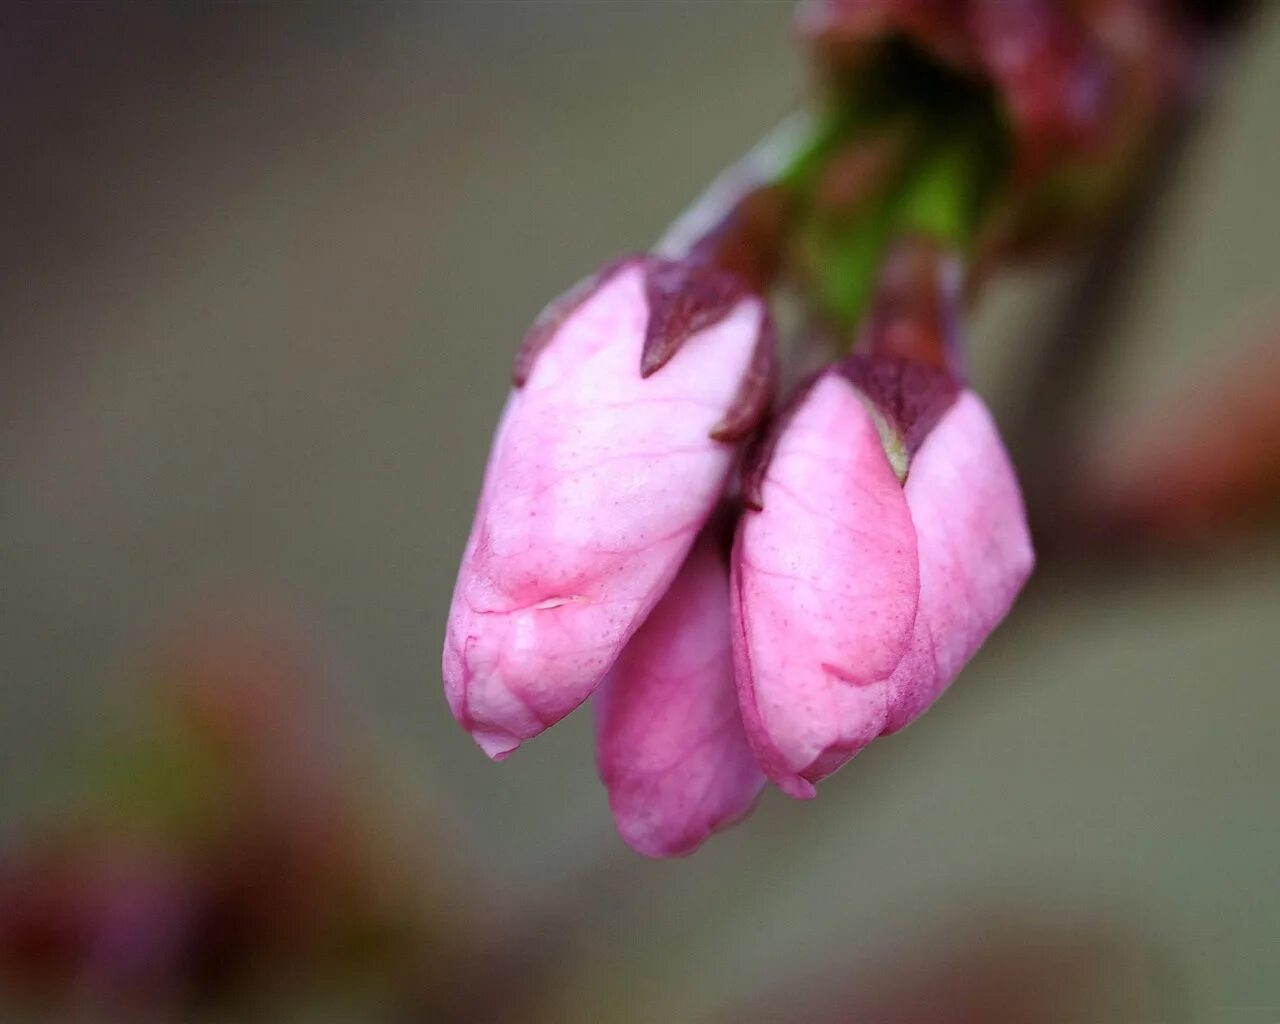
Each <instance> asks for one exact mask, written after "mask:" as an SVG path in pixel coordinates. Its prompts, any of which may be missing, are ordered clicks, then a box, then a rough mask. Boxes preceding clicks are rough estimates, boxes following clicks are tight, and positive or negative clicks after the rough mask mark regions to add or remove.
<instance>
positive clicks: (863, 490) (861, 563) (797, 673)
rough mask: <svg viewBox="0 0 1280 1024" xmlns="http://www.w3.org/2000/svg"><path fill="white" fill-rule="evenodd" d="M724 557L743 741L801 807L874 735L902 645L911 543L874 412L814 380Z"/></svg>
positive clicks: (905, 642) (912, 574)
mask: <svg viewBox="0 0 1280 1024" xmlns="http://www.w3.org/2000/svg"><path fill="white" fill-rule="evenodd" d="M761 497H762V499H763V509H762V510H761V511H759V512H751V511H748V512H747V513H746V514H745V515H744V517H743V520H742V523H741V525H740V527H739V531H738V538H737V543H736V546H735V550H734V559H733V585H732V597H733V614H734V625H733V634H734V656H735V659H736V662H737V676H738V688H739V697H740V701H741V705H742V714H743V719H744V722H745V725H746V729H747V735H748V737H749V739H750V741H751V745H752V749H753V750H754V751H755V754H756V757H757V759H758V760H759V761H760V764H761V766H762V767H763V768H764V770H765V772H766V773H767V774H768V775H769V777H770V778H771V779H772V780H773V781H774V782H775V783H777V785H778V786H779V787H780V788H781V789H782V790H783V791H784V792H786V793H788V794H790V795H791V796H795V797H802V798H807V797H811V796H813V794H814V788H813V783H814V782H815V781H817V780H818V779H820V778H822V777H824V776H825V775H828V774H830V773H831V772H832V771H834V770H835V769H836V768H838V767H839V766H840V765H841V764H843V763H844V761H846V760H848V758H849V757H851V756H852V755H853V753H855V752H856V751H857V750H858V749H860V748H861V747H862V746H864V745H865V744H866V743H867V742H869V741H870V740H871V739H872V738H874V736H875V735H876V734H878V733H879V731H880V725H881V723H882V722H883V721H884V717H885V714H886V711H887V700H888V694H889V690H888V687H887V686H886V685H885V683H886V681H887V680H888V678H889V677H890V676H891V675H892V673H893V671H894V670H895V668H896V667H897V666H898V664H899V662H900V661H901V660H902V658H903V656H904V654H906V653H907V651H908V650H909V647H910V643H911V640H912V631H913V626H914V622H915V616H916V603H917V599H918V593H919V575H918V567H917V561H916V543H915V532H914V530H913V528H912V525H911V517H910V514H909V512H908V509H907V502H906V498H905V496H904V494H903V488H902V485H901V484H900V483H899V481H898V478H897V476H896V475H895V474H894V471H893V469H892V467H891V466H890V464H889V460H888V459H887V457H886V456H885V453H884V449H883V447H882V444H881V441H880V437H879V435H878V433H877V431H876V426H875V423H874V421H873V419H872V417H871V414H870V413H869V412H868V411H867V408H866V406H865V405H864V403H863V400H862V398H861V397H860V396H859V393H858V392H857V390H856V389H855V388H854V387H853V386H852V385H851V384H850V383H849V382H848V381H847V380H845V379H844V378H843V377H841V376H839V375H837V374H835V373H828V374H826V375H824V376H823V377H821V378H820V379H819V380H818V381H817V383H816V384H815V385H814V386H813V388H812V389H811V390H810V392H809V393H808V395H807V396H806V397H805V398H804V400H803V401H802V403H801V405H800V407H799V408H798V409H797V410H796V411H795V413H794V415H793V416H792V418H791V420H790V422H789V423H788V425H787V427H786V429H785V430H784V431H783V433H782V436H781V437H780V438H779V439H778V442H777V447H776V449H775V450H774V453H773V456H772V459H771V461H770V463H769V466H768V468H767V470H766V472H765V476H764V480H763V485H762V489H761Z"/></svg>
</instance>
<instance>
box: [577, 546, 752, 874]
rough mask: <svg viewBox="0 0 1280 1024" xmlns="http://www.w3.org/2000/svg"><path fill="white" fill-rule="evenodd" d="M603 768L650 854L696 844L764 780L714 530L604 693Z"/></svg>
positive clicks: (634, 839)
mask: <svg viewBox="0 0 1280 1024" xmlns="http://www.w3.org/2000/svg"><path fill="white" fill-rule="evenodd" d="M595 704H596V727H597V747H596V749H597V754H596V761H597V765H598V767H599V770H600V778H601V779H602V780H603V781H604V784H605V787H606V788H607V789H608V792H609V806H610V807H611V808H612V809H613V816H614V820H615V821H616V822H617V825H618V832H619V833H620V834H621V835H622V838H623V839H625V840H626V841H627V843H628V844H629V845H630V846H631V847H632V848H633V849H635V850H636V851H637V852H639V853H642V854H644V855H645V856H647V857H680V856H684V855H686V854H689V853H692V852H693V851H694V850H696V849H697V848H698V847H699V846H701V845H702V842H703V841H704V840H705V839H706V838H707V837H708V836H710V835H711V834H712V833H713V832H716V831H718V830H719V829H721V828H724V827H725V826H726V825H730V824H732V823H733V822H735V821H738V820H740V819H741V818H742V817H743V816H744V815H746V814H747V812H748V811H749V810H750V809H751V805H752V804H753V803H754V802H755V798H756V796H757V795H758V794H759V792H760V789H761V787H763V786H764V781H765V780H764V776H763V775H762V774H761V772H760V768H759V767H758V766H757V765H756V762H755V758H754V757H752V754H751V748H750V747H749V746H748V745H747V737H746V734H745V733H744V732H743V730H742V716H741V714H740V713H739V711H738V696H737V691H736V690H735V688H734V682H733V650H732V646H731V644H730V639H729V579H728V566H727V565H726V564H725V560H724V558H723V557H722V556H721V554H720V552H719V551H718V550H717V546H716V543H715V540H714V539H713V538H710V537H707V536H705V535H704V537H703V539H702V540H700V541H699V542H698V543H697V545H695V547H694V549H693V551H692V552H691V553H690V555H689V559H688V561H687V562H685V565H684V568H683V569H682V570H681V571H680V575H679V576H677V577H676V580H675V582H674V583H673V584H672V585H671V589H670V590H668V591H667V594H666V596H665V597H664V598H663V599H662V600H661V601H660V602H659V603H658V606H657V607H656V608H655V609H654V610H653V612H652V614H651V615H650V616H649V618H648V619H647V620H646V621H645V624H644V625H643V626H642V627H640V630H639V632H637V633H636V635H635V636H634V637H632V638H631V642H630V643H629V644H627V646H626V649H625V650H624V651H623V652H622V655H621V656H620V657H619V658H618V662H617V664H616V665H614V667H613V671H612V672H610V673H609V676H608V678H607V679H606V680H605V682H604V685H603V686H601V688H600V690H599V691H598V692H597V694H596V698H595Z"/></svg>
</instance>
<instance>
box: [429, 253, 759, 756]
mask: <svg viewBox="0 0 1280 1024" xmlns="http://www.w3.org/2000/svg"><path fill="white" fill-rule="evenodd" d="M762 316H763V308H762V306H761V304H760V303H759V301H758V300H755V299H746V300H744V301H743V302H741V303H740V304H739V305H738V306H737V307H736V308H735V309H734V310H733V311H732V312H731V313H730V314H729V315H728V316H727V317H726V318H725V319H724V320H722V321H720V322H719V323H717V324H716V325H714V326H712V327H710V328H708V329H706V330H705V331H702V332H701V333H699V334H698V335H696V336H695V337H693V338H691V339H690V340H689V342H688V343H687V344H686V345H685V346H684V347H683V348H682V349H681V351H680V352H679V353H678V354H677V355H676V356H675V357H674V358H673V359H672V360H671V362H670V364H669V365H667V366H665V367H663V369H662V370H660V371H659V372H657V373H655V374H653V375H652V376H651V377H648V378H641V376H640V359H641V348H642V346H643V342H644V333H645V325H646V322H647V311H646V304H645V295H644V284H643V271H642V269H641V268H640V266H639V265H637V266H633V267H630V268H627V269H624V270H622V271H620V272H619V273H617V274H616V275H614V276H613V277H611V278H610V279H609V280H608V281H607V282H606V283H605V284H604V286H602V287H601V288H600V289H599V290H598V291H597V292H596V294H595V295H593V296H592V297H591V298H590V299H588V300H587V301H586V302H585V303H583V305H582V306H581V307H580V308H578V309H577V310H575V311H574V312H573V313H572V315H571V316H569V317H568V318H567V319H566V320H565V322H564V323H563V324H562V325H561V326H560V328H559V329H558V331H557V332H556V335H555V337H554V338H553V340H552V341H551V342H550V343H549V344H548V345H547V347H546V348H545V349H544V350H543V351H542V352H541V353H540V354H539V356H538V359H537V361H536V363H535V364H534V365H533V368H532V372H531V373H530V375H529V377H528V379H527V381H526V383H525V385H524V387H523V388H521V389H519V390H518V391H516V392H514V393H513V394H512V396H511V399H510V401H509V402H508V404H507V408H506V411H505V412H504V414H503V418H502V423H501V424H500V426H499V428H498V433H497V436H496V438H495V440H494V444H493V449H492V451H491V453H490V461H489V467H488V470H487V472H486V478H485V484H484V490H483V493H482V495H481V499H480V507H479V510H478V512H477V515H476V521H475V524H474V526H473V529H472V534H471V538H470V540H469V541H468V544H467V549H466V552H465V554H464V555H463V562H462V567H461V570H460V571H459V575H458V582H457V586H456V587H455V590H454V598H453V605H452V608H451V610H450V615H449V626H448V631H447V635H446V639H445V650H444V658H443V668H444V678H445V693H446V696H447V697H448V699H449V704H450V707H451V708H452V710H453V713H454V716H455V717H456V718H457V719H458V721H459V722H460V723H461V724H462V725H463V726H464V727H465V728H467V729H468V730H469V731H471V733H472V735H473V736H474V737H475V739H476V741H477V742H478V743H479V744H480V746H481V747H482V748H484V750H485V751H486V752H487V753H488V754H489V755H490V756H491V757H495V758H501V757H503V756H505V755H506V754H508V753H510V751H512V750H513V749H515V747H517V746H518V745H519V743H520V742H521V740H524V739H528V738H530V737H532V736H534V735H536V734H537V733H539V732H541V731H542V730H543V729H545V728H546V727H548V726H550V725H552V724H553V723H555V722H556V721H558V720H559V719H560V718H562V717H563V716H564V715H566V714H568V713H569V712H570V711H572V710H573V709H574V708H575V707H577V706H578V705H579V704H580V703H581V702H582V701H583V700H585V699H586V698H587V697H588V696H589V695H590V694H591V691H592V690H593V689H594V688H595V686H596V685H597V683H598V682H599V681H600V679H601V678H602V677H603V676H604V674H605V672H607V671H608V669H609V667H610V666H611V665H612V664H613V662H614V659H615V658H616V657H617V655H618V652H619V651H620V650H621V649H622V646H623V645H624V644H625V643H626V641H627V640H628V639H629V638H630V636H631V634H632V633H633V632H634V631H635V629H636V628H637V627H638V626H639V624H640V623H641V622H642V621H643V620H644V617H645V615H647V614H648V612H649V610H650V609H651V608H652V607H653V605H654V603H655V602H656V601H657V599H658V598H659V597H660V596H661V595H662V592H663V591H664V590H665V589H666V587H667V585H668V584H669V583H670V581H671V579H672V578H673V577H674V575H675V573H676V571H677V570H678V569H679V566H680V564H681V562H682V561H683V560H684V557H685V554H686V553H687V551H688V549H689V546H690V545H691V544H692V542H693V539H694V537H695V536H696V535H697V532H698V530H699V528H700V527H701V526H702V524H703V522H704V521H705V520H706V518H707V516H708V514H709V513H710V511H711V509H712V508H713V507H714V505H715V503H716V501H717V500H718V498H719V496H720V493H721V491H722V489H723V487H724V482H725V478H726V476H727V474H728V471H729V468H730V464H731V460H732V457H733V449H732V448H731V447H730V446H728V445H724V444H721V443H719V442H716V441H714V440H712V439H711V438H710V436H709V435H710V432H711V430H712V429H713V428H714V426H715V425H716V423H718V422H719V421H720V419H721V418H722V417H723V416H724V414H725V410H726V409H727V408H728V407H729V405H730V404H731V402H732V401H733V399H734V396H735V394H736V392H737V389H738V385H739V382H740V380H741V377H742V375H743V374H744V373H745V372H746V369H747V366H748V363H749V362H750V359H751V356H752V353H753V350H754V347H755V342H756V338H757V334H758V330H759V326H760V323H761V319H762Z"/></svg>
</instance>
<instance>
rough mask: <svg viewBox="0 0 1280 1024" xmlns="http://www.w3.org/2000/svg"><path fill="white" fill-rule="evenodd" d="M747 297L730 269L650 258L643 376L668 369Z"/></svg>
mask: <svg viewBox="0 0 1280 1024" xmlns="http://www.w3.org/2000/svg"><path fill="white" fill-rule="evenodd" d="M745 294H746V288H745V287H744V286H743V284H742V283H741V282H740V281H739V280H738V279H737V278H736V277H734V276H733V275H732V274H730V273H728V272H727V271H724V270H720V269H718V268H716V267H713V266H709V265H707V264H704V263H697V262H692V261H690V260H666V259H658V258H651V259H649V260H648V261H647V262H646V273H645V298H646V300H647V302H648V306H649V323H648V325H647V326H646V328H645V338H644V349H643V352H642V354H641V357H640V375H641V376H642V377H648V376H650V375H652V374H654V373H656V372H657V371H658V370H660V369H662V367H664V366H666V365H667V363H668V362H670V361H671V359H672V357H673V356H674V355H675V354H676V352H678V351H679V350H680V347H681V346H682V345H683V344H684V343H685V342H686V341H688V340H689V339H690V338H691V337H693V335H695V334H697V333H698V332H699V331H704V330H706V329H707V328H708V327H711V326H713V325H715V324H717V323H719V322H720V321H721V320H723V319H724V318H725V317H726V316H728V315H729V312H730V310H732V309H733V307H734V306H735V305H736V304H737V303H738V301H739V300H740V299H742V297H743V296H744V295H745Z"/></svg>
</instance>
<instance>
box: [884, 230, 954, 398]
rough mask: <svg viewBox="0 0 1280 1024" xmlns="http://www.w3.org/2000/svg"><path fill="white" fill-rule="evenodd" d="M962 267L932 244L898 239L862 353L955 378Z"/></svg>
mask: <svg viewBox="0 0 1280 1024" xmlns="http://www.w3.org/2000/svg"><path fill="white" fill-rule="evenodd" d="M964 277H965V268H964V265H963V263H962V262H961V259H960V257H959V256H958V255H957V254H956V253H955V252H953V251H951V250H949V249H947V248H945V247H944V246H942V245H941V244H940V243H938V242H936V241H934V240H933V239H930V238H926V237H923V236H907V237H904V238H900V239H898V240H897V241H896V242H895V243H894V245H893V247H892V248H891V249H890V250H889V254H888V255H887V256H886V257H885V261H884V265H883V267H882V268H881V270H880V276H879V279H878V280H877V282H876V290H875V294H874V297H873V299H872V302H871V308H870V310H869V311H868V315H867V320H866V325H865V326H864V327H863V330H862V334H861V338H860V343H861V347H862V348H863V349H865V350H866V351H867V352H869V353H871V354H874V355H880V356H892V357H897V358H902V359H907V360H911V361H913V362H917V363H921V364H923V365H925V366H932V367H935V368H937V369H940V370H949V371H950V372H951V373H953V374H955V375H956V376H960V350H959V349H960V346H959V333H960V327H959V321H960V312H961V306H962V304H963V302H964V299H965V295H964V285H965V280H964Z"/></svg>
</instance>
